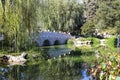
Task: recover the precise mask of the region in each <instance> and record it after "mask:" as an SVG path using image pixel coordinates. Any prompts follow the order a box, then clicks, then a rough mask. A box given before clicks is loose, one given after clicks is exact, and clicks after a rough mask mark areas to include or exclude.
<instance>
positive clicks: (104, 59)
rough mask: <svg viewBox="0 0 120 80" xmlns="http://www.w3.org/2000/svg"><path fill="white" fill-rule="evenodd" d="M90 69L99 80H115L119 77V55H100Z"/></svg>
mask: <svg viewBox="0 0 120 80" xmlns="http://www.w3.org/2000/svg"><path fill="white" fill-rule="evenodd" d="M99 56H100V57H99V58H98V60H96V61H95V64H94V65H93V66H92V68H91V70H90V71H91V73H92V75H93V76H94V77H97V78H98V79H100V80H105V79H106V80H108V79H109V80H115V79H116V78H119V76H120V70H119V69H120V59H119V58H120V55H119V54H117V53H108V54H100V55H99Z"/></svg>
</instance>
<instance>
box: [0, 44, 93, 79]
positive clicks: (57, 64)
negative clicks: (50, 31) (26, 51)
mask: <svg viewBox="0 0 120 80" xmlns="http://www.w3.org/2000/svg"><path fill="white" fill-rule="evenodd" d="M40 49H41V52H42V53H45V54H49V59H50V61H48V60H43V61H39V60H34V61H35V62H38V63H37V64H35V63H30V62H28V63H26V64H25V65H14V66H13V65H12V66H10V65H4V66H0V80H92V78H91V76H87V74H86V73H87V69H83V68H81V67H80V66H81V64H76V63H75V62H72V61H70V60H68V61H66V60H65V59H62V58H65V57H67V56H69V55H70V53H71V51H72V49H73V48H69V47H67V46H66V45H61V46H56V47H55V46H51V47H41V48H40Z"/></svg>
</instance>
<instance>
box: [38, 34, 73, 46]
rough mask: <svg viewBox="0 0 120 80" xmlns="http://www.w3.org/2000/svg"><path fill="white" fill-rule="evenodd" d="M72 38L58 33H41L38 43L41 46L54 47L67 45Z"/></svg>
mask: <svg viewBox="0 0 120 80" xmlns="http://www.w3.org/2000/svg"><path fill="white" fill-rule="evenodd" d="M69 38H71V35H70V34H66V33H58V32H41V33H40V34H39V36H38V39H37V43H38V45H39V46H52V45H60V44H65V43H66V42H67V40H68V39H69Z"/></svg>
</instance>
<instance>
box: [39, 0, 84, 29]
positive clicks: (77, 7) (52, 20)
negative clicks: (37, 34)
mask: <svg viewBox="0 0 120 80" xmlns="http://www.w3.org/2000/svg"><path fill="white" fill-rule="evenodd" d="M45 1H46V4H44V5H43V6H41V7H40V8H41V10H42V11H41V12H40V14H41V20H42V22H43V26H44V27H46V28H47V29H50V30H56V31H73V30H75V29H76V30H77V29H80V27H81V25H82V24H83V17H82V14H83V7H82V5H81V4H79V3H78V2H77V0H45Z"/></svg>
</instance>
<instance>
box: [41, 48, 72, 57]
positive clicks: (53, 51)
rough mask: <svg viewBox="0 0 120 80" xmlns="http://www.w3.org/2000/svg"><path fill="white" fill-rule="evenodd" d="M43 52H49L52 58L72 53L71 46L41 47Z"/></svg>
mask: <svg viewBox="0 0 120 80" xmlns="http://www.w3.org/2000/svg"><path fill="white" fill-rule="evenodd" d="M41 50H42V52H43V53H45V54H48V55H49V57H50V58H55V57H61V56H65V55H67V54H70V52H71V51H72V50H71V49H70V48H64V47H63V48H54V47H51V48H41Z"/></svg>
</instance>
